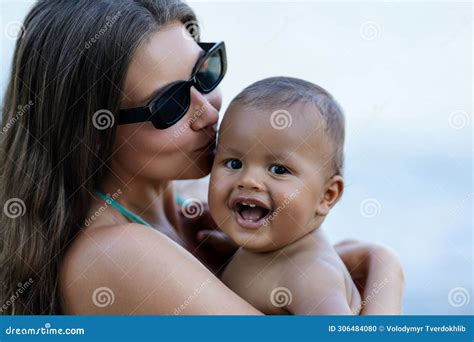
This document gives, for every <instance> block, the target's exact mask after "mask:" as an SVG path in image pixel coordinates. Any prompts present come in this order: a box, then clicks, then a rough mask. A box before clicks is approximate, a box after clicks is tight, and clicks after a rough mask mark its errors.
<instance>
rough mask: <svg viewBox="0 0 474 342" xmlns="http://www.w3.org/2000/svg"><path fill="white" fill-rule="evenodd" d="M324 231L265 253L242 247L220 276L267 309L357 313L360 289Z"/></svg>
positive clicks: (274, 311) (275, 311)
mask: <svg viewBox="0 0 474 342" xmlns="http://www.w3.org/2000/svg"><path fill="white" fill-rule="evenodd" d="M321 235H322V232H321V231H319V230H316V231H314V232H312V233H310V234H308V235H306V236H304V237H303V238H301V239H299V240H298V241H296V242H294V243H292V244H290V245H287V246H285V247H283V248H280V249H278V250H276V251H271V252H266V253H256V252H252V251H249V250H247V249H245V248H240V249H239V250H238V251H237V253H236V254H235V256H234V258H233V259H232V261H231V262H230V263H229V265H228V266H227V268H226V270H225V271H224V274H223V277H222V280H223V281H224V283H225V284H227V285H228V286H229V287H230V288H231V289H233V290H235V291H236V292H237V293H238V294H239V295H240V296H241V297H242V298H244V299H246V300H247V301H248V302H249V303H252V304H253V305H254V306H255V307H256V308H258V309H259V310H261V311H262V312H264V313H265V314H267V315H270V314H271V315H282V314H283V315H287V314H293V315H336V314H337V315H351V314H352V315H354V314H359V311H360V309H361V298H360V295H359V292H358V290H357V288H356V286H355V285H354V282H353V281H352V279H351V276H350V274H349V272H348V271H347V269H346V267H345V266H344V263H343V262H342V261H341V258H340V257H339V256H338V255H337V253H336V252H335V250H334V247H333V246H332V245H331V244H330V243H329V242H328V241H327V240H326V239H325V238H324V237H323V236H321ZM279 296H281V297H280V298H279Z"/></svg>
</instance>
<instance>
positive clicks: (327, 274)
mask: <svg viewBox="0 0 474 342" xmlns="http://www.w3.org/2000/svg"><path fill="white" fill-rule="evenodd" d="M300 270H305V271H304V275H299V276H297V275H296V274H295V272H297V273H299V272H300V271H298V270H294V269H293V270H292V271H291V272H289V273H288V276H286V277H285V280H284V281H285V284H286V285H287V286H286V287H288V289H290V292H291V293H292V297H293V298H292V301H291V302H290V303H289V305H288V307H287V310H288V311H289V312H291V313H292V314H293V315H356V314H358V312H352V311H351V308H350V306H349V303H348V300H347V294H346V288H345V282H344V275H343V274H342V272H341V271H340V269H338V268H337V267H335V266H333V265H332V264H330V263H328V262H326V261H324V260H322V261H321V260H318V262H317V263H313V264H312V265H311V266H310V267H308V268H300ZM292 273H293V274H292Z"/></svg>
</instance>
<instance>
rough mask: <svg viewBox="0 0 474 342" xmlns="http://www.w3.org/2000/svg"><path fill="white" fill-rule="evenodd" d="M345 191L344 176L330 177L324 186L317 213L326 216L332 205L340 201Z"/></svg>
mask: <svg viewBox="0 0 474 342" xmlns="http://www.w3.org/2000/svg"><path fill="white" fill-rule="evenodd" d="M343 192H344V178H342V176H340V175H336V176H333V177H331V178H329V180H328V181H327V182H326V184H325V187H324V192H323V194H322V196H321V198H320V202H319V205H318V208H317V212H316V214H317V215H320V216H326V215H327V214H328V213H329V210H331V208H332V207H334V205H335V204H336V203H337V202H338V201H339V199H340V198H341V196H342V193H343Z"/></svg>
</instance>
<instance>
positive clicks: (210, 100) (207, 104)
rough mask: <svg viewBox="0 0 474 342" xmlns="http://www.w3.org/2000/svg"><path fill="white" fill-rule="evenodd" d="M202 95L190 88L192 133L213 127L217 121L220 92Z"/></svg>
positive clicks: (220, 101)
mask: <svg viewBox="0 0 474 342" xmlns="http://www.w3.org/2000/svg"><path fill="white" fill-rule="evenodd" d="M215 91H216V90H214V91H213V92H211V93H210V94H206V95H203V94H201V93H200V92H199V91H197V90H196V89H195V88H194V87H192V88H191V106H192V107H191V108H192V117H193V119H194V120H192V123H191V128H192V129H193V130H194V131H198V130H201V129H203V128H206V127H209V126H213V125H215V124H217V121H218V120H219V110H220V108H221V104H222V98H221V96H220V92H219V91H218V90H217V93H214V92H215Z"/></svg>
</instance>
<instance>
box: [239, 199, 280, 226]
mask: <svg viewBox="0 0 474 342" xmlns="http://www.w3.org/2000/svg"><path fill="white" fill-rule="evenodd" d="M234 203H235V204H234V205H233V207H232V210H233V211H234V216H235V219H236V221H237V223H238V224H239V225H240V226H242V227H244V228H252V229H256V228H259V227H261V226H262V225H264V224H265V223H266V221H267V218H268V216H269V214H270V212H271V210H270V208H269V207H268V206H266V205H265V204H264V203H262V202H260V201H258V200H255V199H245V200H243V199H240V200H239V199H238V200H236V201H234Z"/></svg>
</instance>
